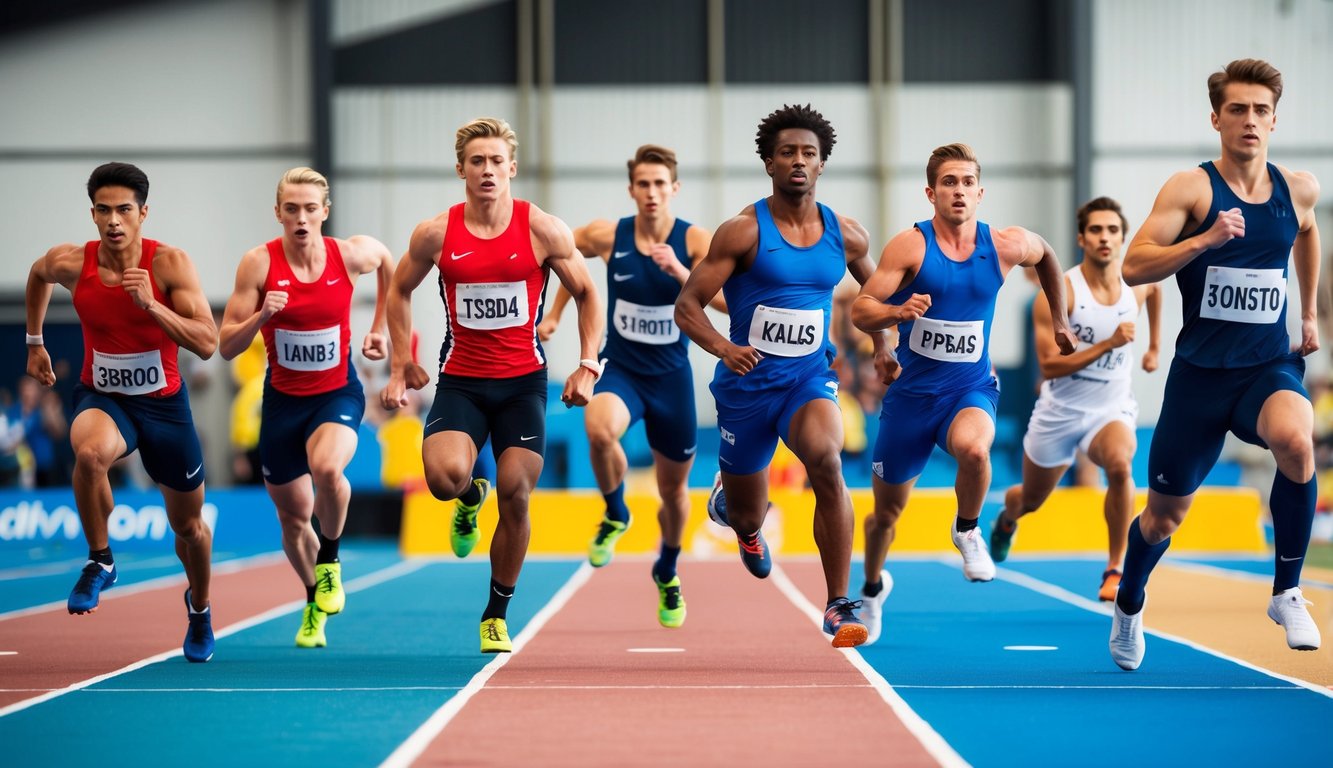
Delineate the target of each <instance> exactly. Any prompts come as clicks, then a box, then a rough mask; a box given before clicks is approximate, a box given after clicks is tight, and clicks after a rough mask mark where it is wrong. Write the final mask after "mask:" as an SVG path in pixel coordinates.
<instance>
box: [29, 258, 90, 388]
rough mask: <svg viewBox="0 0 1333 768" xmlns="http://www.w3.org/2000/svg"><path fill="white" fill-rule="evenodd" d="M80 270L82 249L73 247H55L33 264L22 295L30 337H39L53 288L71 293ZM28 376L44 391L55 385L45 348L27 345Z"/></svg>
mask: <svg viewBox="0 0 1333 768" xmlns="http://www.w3.org/2000/svg"><path fill="white" fill-rule="evenodd" d="M82 270H83V246H82V245H76V244H74V243H65V244H63V245H57V246H56V247H54V248H52V249H51V250H49V251H47V252H46V255H45V256H43V257H41V258H40V259H38V260H37V261H35V262H33V265H32V269H30V270H28V287H27V289H26V290H25V291H24V307H25V311H26V313H27V325H28V333H29V334H31V335H33V336H41V335H42V324H43V323H45V322H46V309H47V307H48V306H50V304H51V293H52V291H54V290H55V286H56V285H57V284H59V285H63V286H65V287H66V288H67V289H70V290H71V291H72V290H73V288H74V284H75V283H76V282H77V281H78V279H79V272H81V271H82ZM28 375H29V376H31V377H33V378H34V379H36V380H37V381H38V382H39V383H41V385H42V386H44V387H49V386H51V385H52V384H55V383H56V374H55V371H54V370H53V369H52V368H51V355H50V354H48V353H47V351H46V346H45V345H43V344H30V345H28Z"/></svg>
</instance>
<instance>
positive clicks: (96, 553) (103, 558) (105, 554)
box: [88, 547, 116, 565]
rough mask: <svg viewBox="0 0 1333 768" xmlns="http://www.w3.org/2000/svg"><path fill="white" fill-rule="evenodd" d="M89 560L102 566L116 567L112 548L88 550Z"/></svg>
mask: <svg viewBox="0 0 1333 768" xmlns="http://www.w3.org/2000/svg"><path fill="white" fill-rule="evenodd" d="M88 559H89V560H92V561H93V562H94V563H99V564H101V565H115V563H116V561H115V558H113V557H111V547H107V548H106V549H90V550H88Z"/></svg>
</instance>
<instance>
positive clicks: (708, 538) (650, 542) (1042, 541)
mask: <svg viewBox="0 0 1333 768" xmlns="http://www.w3.org/2000/svg"><path fill="white" fill-rule="evenodd" d="M707 498H708V492H707V491H702V490H696V491H691V492H690V501H691V510H692V514H691V515H690V520H689V522H688V523H687V524H686V528H685V547H684V549H685V551H686V552H688V553H690V554H693V555H696V556H709V555H715V554H720V553H729V554H730V553H734V552H735V548H736V539H735V536H733V535H732V534H731V532H730V531H729V530H726V529H723V528H720V527H718V526H716V525H714V524H713V523H712V522H711V521H709V520H708V515H707V514H706V513H705V512H704V504H705V503H706V501H707ZM771 498H772V501H773V504H774V510H773V511H772V512H770V513H769V519H768V522H767V523H766V524H765V526H764V533H765V536H766V537H767V538H768V541H769V546H770V547H772V549H773V551H774V552H779V553H783V554H791V555H808V554H816V553H817V551H818V550H816V548H815V543H814V536H813V534H812V532H811V527H812V520H813V516H814V496H813V495H811V493H810V492H809V491H802V492H791V491H782V490H777V489H775V490H774V491H773V493H772V495H771ZM1144 499H1145V494H1142V493H1140V494H1139V495H1138V498H1137V499H1136V500H1135V507H1134V508H1135V510H1139V509H1142V508H1143V505H1144ZM625 502H626V503H627V504H628V505H629V507H630V511H631V513H632V514H633V516H634V518H633V520H634V522H633V524H632V525H631V526H630V529H629V530H628V531H627V532H626V533H625V535H624V537H622V538H621V540H620V542H619V543H618V544H617V545H616V551H617V553H621V554H644V553H651V552H656V551H657V547H658V543H659V542H658V528H657V506H658V500H657V498H656V496H653V495H651V494H645V493H627V494H626V495H625ZM852 506H853V507H854V508H855V510H856V520H857V525H856V539H855V542H854V544H853V547H854V548H855V549H856V550H857V551H860V550H861V549H862V546H863V543H864V541H863V538H862V530H861V525H860V523H861V521H862V520H863V519H864V518H865V516H866V515H867V514H869V513H870V510H871V508H872V506H873V500H872V498H871V493H870V491H869V490H860V489H858V490H854V491H852ZM604 509H605V504H604V502H603V501H602V497H601V495H600V494H598V493H597V492H595V491H538V492H536V493H534V494H533V498H532V504H531V507H530V512H531V518H532V540H531V544H530V546H529V552H530V553H532V554H541V555H575V556H577V555H583V554H586V553H587V550H588V541H589V539H590V538H591V537H592V534H593V532H594V531H595V530H596V528H597V523H598V521H599V520H601V516H602V512H603V510H604ZM954 511H955V506H954V496H953V492H952V491H950V490H944V489H920V490H917V491H914V492H913V493H912V499H911V502H910V503H909V504H908V507H907V510H906V511H904V512H903V516H902V519H901V520H899V521H898V537H897V539H896V540H895V541H894V543H893V551H894V552H900V553H936V552H952V551H953V544H952V543H951V542H950V541H949V526H950V524H951V522H952V520H953V515H954ZM452 514H453V502H441V501H438V500H436V499H435V498H434V497H432V496H431V495H430V494H429V493H427V492H424V491H419V492H414V493H410V494H408V495H407V497H406V499H405V500H404V504H403V526H402V536H401V540H400V548H401V550H402V553H403V554H404V555H439V554H448V553H449V522H450V518H451V516H452ZM1261 514H1262V513H1261V508H1260V504H1259V495H1258V494H1257V493H1256V492H1255V491H1254V490H1253V489H1250V488H1203V489H1200V491H1199V492H1198V493H1197V494H1196V495H1195V499H1194V505H1193V507H1192V508H1191V510H1190V513H1189V517H1188V519H1187V520H1186V522H1185V525H1184V526H1183V527H1182V528H1181V529H1180V531H1178V532H1177V533H1176V535H1175V536H1173V537H1172V540H1171V551H1172V552H1175V553H1179V552H1199V553H1206V552H1265V551H1266V550H1267V547H1266V545H1265V543H1264V536H1263V529H1262V521H1261ZM496 515H497V511H496V507H495V497H494V495H492V496H491V497H490V498H488V499H487V500H486V504H485V505H484V506H483V507H482V510H481V513H480V515H479V516H478V526H479V527H480V529H481V541H480V542H479V543H478V544H477V550H478V552H484V551H486V550H487V548H488V547H489V544H490V538H491V533H492V532H493V531H494V530H495V522H496ZM989 517H990V513H988V514H986V515H983V518H984V519H986V520H988V519H989ZM1106 543H1107V542H1106V523H1105V520H1104V518H1103V517H1102V492H1101V491H1099V490H1094V489H1086V488H1060V489H1057V490H1056V492H1055V494H1054V495H1052V496H1051V498H1050V499H1049V500H1048V501H1047V502H1046V504H1045V506H1043V507H1042V508H1041V510H1039V511H1038V512H1036V513H1034V514H1032V515H1028V516H1027V517H1025V518H1023V521H1022V524H1021V529H1020V531H1019V534H1018V536H1017V537H1016V538H1015V540H1014V548H1013V553H1014V554H1015V555H1023V554H1037V553H1055V552H1105V551H1106Z"/></svg>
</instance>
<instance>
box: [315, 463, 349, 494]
mask: <svg viewBox="0 0 1333 768" xmlns="http://www.w3.org/2000/svg"><path fill="white" fill-rule="evenodd" d="M310 479H311V481H312V482H313V483H314V484H315V490H316V492H318V493H334V492H336V491H337V490H338V487H339V486H340V485H341V484H342V483H343V482H344V481H345V478H344V477H343V468H342V466H341V465H339V463H338V462H336V461H328V460H321V461H311V462H310Z"/></svg>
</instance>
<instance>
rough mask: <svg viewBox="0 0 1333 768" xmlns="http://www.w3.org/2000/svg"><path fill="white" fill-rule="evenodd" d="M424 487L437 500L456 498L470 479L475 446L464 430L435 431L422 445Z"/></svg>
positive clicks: (475, 455) (474, 462)
mask: <svg viewBox="0 0 1333 768" xmlns="http://www.w3.org/2000/svg"><path fill="white" fill-rule="evenodd" d="M421 462H422V464H423V465H424V467H425V470H426V487H428V488H430V492H431V495H433V496H434V497H435V498H437V499H439V500H440V501H450V500H452V499H456V498H458V497H459V496H460V495H462V493H463V492H464V491H466V490H467V486H468V483H470V482H472V467H473V465H475V464H476V463H477V446H476V444H475V443H473V442H472V436H471V435H469V434H468V433H466V432H457V431H452V430H451V431H445V432H436V433H435V434H433V435H431V436H429V437H427V438H426V440H425V442H423V443H422V444H421Z"/></svg>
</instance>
